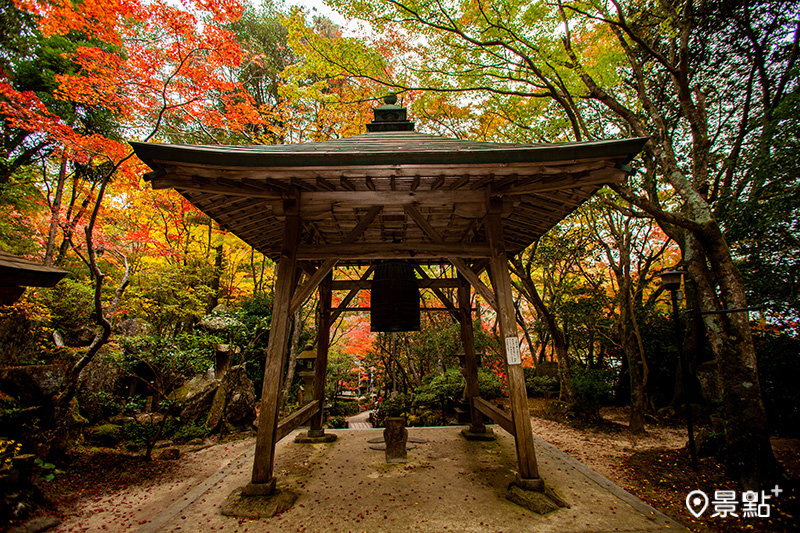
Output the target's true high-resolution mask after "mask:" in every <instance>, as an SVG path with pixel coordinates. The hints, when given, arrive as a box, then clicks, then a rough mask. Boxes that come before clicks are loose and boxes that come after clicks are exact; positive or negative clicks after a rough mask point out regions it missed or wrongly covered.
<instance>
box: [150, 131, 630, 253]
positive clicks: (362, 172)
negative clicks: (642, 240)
mask: <svg viewBox="0 0 800 533" xmlns="http://www.w3.org/2000/svg"><path fill="white" fill-rule="evenodd" d="M625 142H627V141H625ZM642 143H643V141H642ZM628 144H630V143H629V142H628ZM637 151H638V149H636V151H633V150H629V153H614V150H609V152H610V154H611V155H608V156H597V155H596V153H597V150H593V151H591V152H590V153H591V154H592V155H593V157H586V158H582V159H574V158H573V159H564V160H553V161H533V162H514V163H502V162H501V163H497V162H492V163H480V164H463V163H439V164H430V163H428V164H416V163H409V164H373V165H367V164H360V165H344V166H333V165H330V166H328V165H325V166H323V165H310V166H309V165H302V166H263V167H259V166H255V165H249V164H248V165H239V166H231V165H227V164H225V161H224V158H223V160H220V161H219V164H216V165H213V164H209V163H208V162H207V161H205V160H204V161H202V162H200V163H198V162H197V161H188V162H187V161H181V160H179V159H180V158H177V157H176V158H173V159H149V160H147V159H146V161H147V162H148V164H149V165H150V166H151V168H153V169H154V170H156V172H155V173H154V174H153V175H151V176H150V180H151V182H152V185H153V187H154V188H158V189H163V188H175V189H176V190H177V191H178V192H179V193H180V194H182V195H183V196H184V197H185V198H186V199H187V200H188V201H190V202H191V203H192V204H194V205H195V206H197V207H198V208H199V209H200V210H201V211H203V212H204V213H206V214H208V215H209V216H210V217H211V218H213V219H214V220H215V221H216V222H217V223H219V224H220V226H221V227H222V228H224V229H226V230H228V231H231V232H232V233H234V234H236V235H237V236H238V237H240V238H241V239H242V240H244V241H245V242H247V243H248V244H250V245H251V246H253V247H254V248H255V249H257V250H259V251H260V252H262V253H264V254H265V255H267V256H269V257H271V258H273V259H277V257H278V255H279V253H280V247H281V239H282V235H283V222H284V220H285V213H284V209H285V205H284V202H285V201H286V200H287V199H291V198H294V199H296V200H297V201H298V203H299V212H300V217H301V220H302V235H301V240H300V242H301V244H300V246H299V248H298V260H301V261H312V262H321V261H324V260H326V259H329V258H333V257H335V258H338V259H339V264H365V263H369V262H370V261H372V260H375V259H384V258H414V259H416V260H417V261H419V262H422V263H426V262H434V263H437V262H442V259H443V258H446V257H451V256H455V257H461V258H464V259H471V260H477V259H480V258H485V257H488V255H489V248H488V245H487V243H486V241H487V239H486V236H485V232H484V229H483V218H484V216H485V215H486V206H487V200H488V198H489V196H495V197H502V199H503V213H502V217H503V227H504V236H505V244H506V247H507V250H508V252H509V253H511V254H515V253H518V252H519V251H521V250H523V249H525V248H526V247H527V246H529V245H530V244H531V243H532V242H534V241H535V240H536V239H538V238H539V237H540V236H541V235H542V234H544V233H545V232H546V231H547V230H549V229H550V228H551V227H553V226H554V225H555V224H556V223H557V222H558V221H560V220H561V219H562V218H564V217H565V216H566V215H568V214H569V213H570V212H572V211H573V210H574V209H575V208H577V207H578V206H579V205H580V204H581V203H582V202H584V201H585V200H587V199H588V198H589V197H590V196H591V195H592V194H593V193H594V192H595V191H596V190H597V189H599V188H600V187H602V186H603V185H604V184H607V183H614V182H621V181H623V180H624V178H625V175H626V172H625V170H624V167H623V168H620V167H621V166H622V165H624V163H627V162H628V161H629V160H630V159H631V158H632V157H633V156H634V155H635V153H636V152H637ZM137 152H138V147H137ZM376 213H377V214H376ZM411 215H414V216H411ZM420 216H421V218H422V219H424V220H422V221H420V219H419V218H420ZM365 217H370V219H369V221H368V223H366V224H365V223H364V218H365ZM359 223H361V225H362V226H365V227H364V228H363V230H362V229H361V228H359V233H358V235H357V236H356V237H355V238H354V239H353V238H352V235H350V234H351V232H352V231H353V230H354V228H356V227H357V226H358V225H359ZM348 235H350V242H346V238H347V237H348Z"/></svg>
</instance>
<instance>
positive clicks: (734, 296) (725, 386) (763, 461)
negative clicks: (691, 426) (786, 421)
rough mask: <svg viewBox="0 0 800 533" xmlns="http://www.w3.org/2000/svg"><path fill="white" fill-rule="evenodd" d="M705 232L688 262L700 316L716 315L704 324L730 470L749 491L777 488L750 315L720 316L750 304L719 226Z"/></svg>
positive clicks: (689, 247)
mask: <svg viewBox="0 0 800 533" xmlns="http://www.w3.org/2000/svg"><path fill="white" fill-rule="evenodd" d="M705 229H706V231H704V232H702V233H701V234H700V235H696V234H694V233H691V234H689V235H688V236H687V239H686V250H685V256H684V258H685V259H686V261H687V265H688V268H689V272H690V274H691V277H692V279H693V280H694V281H695V283H696V284H697V286H698V291H699V295H700V307H701V310H702V311H704V312H717V313H714V314H706V315H704V316H705V320H704V321H705V326H706V332H707V334H708V339H709V342H710V345H711V349H712V351H713V352H714V355H715V356H716V363H717V371H718V373H719V381H720V385H721V387H722V391H721V392H722V400H723V410H724V411H723V416H724V419H725V466H726V470H727V472H728V474H729V475H731V476H732V477H734V478H736V479H739V480H740V482H741V484H742V486H743V487H744V488H745V489H748V490H755V489H758V488H763V487H766V486H767V485H768V484H769V483H773V482H774V481H775V476H776V475H777V473H778V471H779V468H778V464H777V462H776V461H775V456H774V454H773V452H772V445H771V443H770V440H769V427H768V424H767V415H766V411H765V409H764V402H763V400H762V398H761V386H760V383H759V379H758V371H757V368H756V355H755V348H754V345H753V338H752V332H751V330H750V324H749V317H748V314H747V313H746V312H730V313H719V312H718V311H720V310H725V309H742V308H745V307H747V299H746V297H745V294H744V285H743V283H742V279H741V275H740V274H739V271H738V269H737V268H736V266H735V265H734V264H733V261H732V259H731V255H730V250H729V249H728V246H727V243H726V242H725V239H724V237H723V236H722V233H721V231H720V230H719V226H717V225H716V224H714V225H709V226H707V227H706V228H705ZM707 265H709V266H710V267H711V268H710V270H709V268H708V267H707ZM712 280H715V281H716V282H717V283H718V287H719V293H717V291H716V290H715V287H714V283H713V281H712ZM687 385H688V384H687Z"/></svg>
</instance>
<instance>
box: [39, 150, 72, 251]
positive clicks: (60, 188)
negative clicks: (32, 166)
mask: <svg viewBox="0 0 800 533" xmlns="http://www.w3.org/2000/svg"><path fill="white" fill-rule="evenodd" d="M66 181H67V158H66V156H65V155H62V156H61V166H60V168H59V169H58V181H57V182H56V191H55V195H54V196H53V205H51V206H50V230H49V231H48V232H47V246H46V247H45V251H44V266H52V265H53V252H54V251H55V247H56V232H57V231H58V219H59V215H60V212H61V198H62V196H63V194H64V183H66Z"/></svg>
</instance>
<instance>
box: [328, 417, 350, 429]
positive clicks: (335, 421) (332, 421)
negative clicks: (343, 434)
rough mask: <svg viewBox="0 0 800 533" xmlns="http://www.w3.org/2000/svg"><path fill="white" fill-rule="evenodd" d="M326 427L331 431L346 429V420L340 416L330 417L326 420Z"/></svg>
mask: <svg viewBox="0 0 800 533" xmlns="http://www.w3.org/2000/svg"><path fill="white" fill-rule="evenodd" d="M328 427H329V428H332V429H342V428H346V427H347V419H345V417H343V416H341V415H337V416H332V417H330V418H329V419H328Z"/></svg>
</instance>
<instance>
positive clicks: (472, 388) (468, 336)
mask: <svg viewBox="0 0 800 533" xmlns="http://www.w3.org/2000/svg"><path fill="white" fill-rule="evenodd" d="M459 279H460V280H461V281H462V282H463V283H462V284H460V285H459V286H458V309H459V322H460V323H461V344H462V345H463V346H464V366H465V370H466V379H467V397H468V398H469V409H470V420H471V423H470V426H469V431H470V432H471V433H486V426H485V425H484V423H483V415H482V414H481V412H480V411H478V410H477V409H476V408H475V398H477V397H479V396H480V395H481V393H480V388H479V387H478V360H477V358H476V356H475V332H474V331H473V329H472V306H471V305H470V285H469V283H468V282H467V280H466V279H465V278H464V277H463V276H461V275H459Z"/></svg>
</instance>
